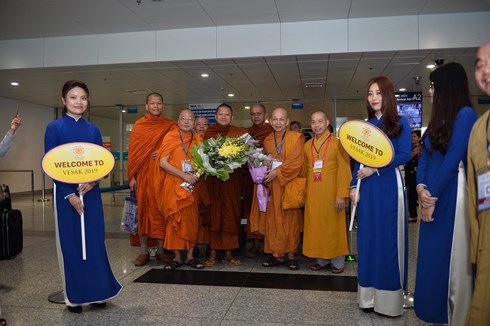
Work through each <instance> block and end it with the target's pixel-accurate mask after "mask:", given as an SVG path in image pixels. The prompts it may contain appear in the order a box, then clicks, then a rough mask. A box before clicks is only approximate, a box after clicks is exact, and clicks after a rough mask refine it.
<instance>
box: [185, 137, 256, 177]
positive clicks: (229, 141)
mask: <svg viewBox="0 0 490 326" xmlns="http://www.w3.org/2000/svg"><path fill="white" fill-rule="evenodd" d="M255 143H256V141H255V140H253V139H252V136H250V135H249V134H248V133H246V134H243V135H241V136H240V137H238V138H232V137H221V136H218V137H217V138H209V139H205V140H204V141H203V142H202V143H199V144H197V145H196V146H194V147H193V148H192V149H191V155H192V158H193V166H194V170H195V172H196V173H197V175H201V174H204V175H206V176H210V175H211V176H215V177H217V178H218V179H220V180H222V181H226V180H228V179H229V178H230V173H233V170H235V169H237V168H239V167H241V166H242V165H243V164H245V162H247V155H246V154H245V153H246V152H248V151H251V150H253V149H255Z"/></svg>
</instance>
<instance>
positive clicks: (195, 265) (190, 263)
mask: <svg viewBox="0 0 490 326" xmlns="http://www.w3.org/2000/svg"><path fill="white" fill-rule="evenodd" d="M184 264H186V265H187V266H189V267H192V268H195V269H203V268H204V265H203V264H201V263H200V262H198V261H197V260H195V259H194V258H193V259H191V260H189V261H186V262H184Z"/></svg>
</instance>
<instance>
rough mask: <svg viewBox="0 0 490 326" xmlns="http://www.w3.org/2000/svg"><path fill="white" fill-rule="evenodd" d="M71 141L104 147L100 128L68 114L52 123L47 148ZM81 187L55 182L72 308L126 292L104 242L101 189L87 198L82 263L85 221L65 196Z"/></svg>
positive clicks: (59, 244) (67, 299) (63, 269)
mask: <svg viewBox="0 0 490 326" xmlns="http://www.w3.org/2000/svg"><path fill="white" fill-rule="evenodd" d="M71 142H87V143H93V144H98V145H101V146H102V137H101V135H100V131H99V129H98V128H97V127H96V126H95V125H93V124H91V123H89V122H87V121H85V120H84V119H83V118H80V119H79V120H78V121H76V120H75V119H74V118H72V117H70V116H68V115H65V116H64V117H62V118H60V119H58V120H55V121H53V122H51V123H49V124H48V126H47V127H46V133H45V135H44V147H45V151H46V152H48V151H49V150H51V149H52V148H54V147H56V146H59V145H62V144H66V143H71ZM77 187H78V184H68V183H64V182H58V181H54V184H53V205H54V217H55V224H56V249H57V251H58V262H59V265H60V272H61V277H62V280H63V290H64V293H65V303H66V304H67V305H69V306H75V305H86V304H90V303H100V302H105V301H107V300H108V299H111V298H113V297H115V296H116V295H117V294H118V293H119V292H120V291H121V289H122V286H121V284H119V282H118V281H117V280H116V278H115V277H114V274H113V273H112V270H111V266H110V265H109V260H108V257H107V251H106V246H105V240H104V236H105V235H104V233H105V226H104V211H103V209H102V198H101V195H100V189H99V186H98V185H96V186H95V187H94V188H93V189H92V190H90V191H89V192H88V193H86V194H85V195H84V196H83V202H84V216H85V239H86V240H85V241H86V257H87V259H86V260H85V261H84V260H82V240H81V223H80V221H81V219H80V215H79V214H78V213H77V211H76V210H75V209H74V208H73V206H72V205H71V204H70V202H69V201H68V200H67V199H65V196H67V195H69V194H72V193H75V194H78V192H77Z"/></svg>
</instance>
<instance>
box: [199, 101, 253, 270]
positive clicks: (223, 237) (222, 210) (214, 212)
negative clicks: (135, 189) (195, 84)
mask: <svg viewBox="0 0 490 326" xmlns="http://www.w3.org/2000/svg"><path fill="white" fill-rule="evenodd" d="M231 120H233V109H232V108H231V106H229V105H228V104H224V103H223V104H221V105H220V106H218V108H217V109H216V122H217V124H215V125H213V126H211V127H209V128H208V130H207V131H206V134H205V136H204V138H206V139H208V138H216V137H218V135H221V136H223V137H224V136H229V137H240V136H241V135H243V134H245V133H246V132H247V131H246V129H244V128H239V127H235V126H232V125H231ZM206 184H207V187H208V191H209V196H210V198H211V207H210V224H209V228H210V234H209V241H210V247H211V252H210V255H209V258H208V260H207V261H206V262H205V263H204V265H205V266H207V267H211V266H213V265H214V264H215V263H216V250H224V251H225V254H224V258H223V261H222V262H223V263H226V264H230V265H235V266H237V265H240V264H241V262H240V260H239V259H237V258H234V257H233V255H232V253H231V251H232V250H233V249H235V248H238V234H239V231H240V220H241V213H242V205H241V204H242V203H241V196H242V188H243V173H242V171H240V170H237V171H235V172H233V173H231V174H230V178H229V179H228V180H227V181H221V180H219V179H218V178H216V177H208V178H207V179H206Z"/></svg>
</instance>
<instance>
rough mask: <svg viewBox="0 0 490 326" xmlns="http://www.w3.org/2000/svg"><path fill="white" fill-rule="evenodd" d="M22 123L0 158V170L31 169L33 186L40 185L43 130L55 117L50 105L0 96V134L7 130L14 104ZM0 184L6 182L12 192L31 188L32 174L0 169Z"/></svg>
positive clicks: (50, 186)
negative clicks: (6, 150) (8, 148)
mask: <svg viewBox="0 0 490 326" xmlns="http://www.w3.org/2000/svg"><path fill="white" fill-rule="evenodd" d="M17 105H19V107H20V111H19V114H20V116H21V118H22V124H21V126H20V127H19V129H17V132H16V135H17V136H16V137H15V140H14V143H13V145H12V147H10V150H9V151H8V152H7V153H6V154H5V156H3V157H1V158H0V170H34V189H35V190H40V189H41V188H42V170H41V159H42V157H43V155H44V130H45V129H46V125H47V124H48V123H49V122H51V121H52V120H53V119H54V113H53V109H52V108H50V107H46V106H42V105H37V104H32V103H28V102H21V101H17V100H15V101H14V100H11V99H7V98H2V97H0V123H1V125H0V134H1V136H0V137H2V139H3V136H4V135H5V133H6V132H7V130H8V129H9V126H10V122H11V121H12V119H13V117H14V115H15V111H16V107H17ZM45 180H46V188H52V183H51V180H50V179H49V178H48V177H46V179H45ZM0 183H2V184H7V185H9V187H10V191H11V192H14V193H15V192H24V191H31V174H30V173H24V172H22V173H21V172H0Z"/></svg>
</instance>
